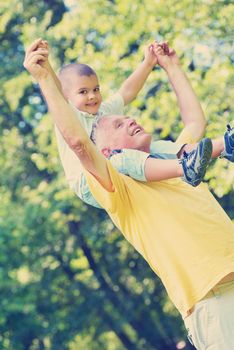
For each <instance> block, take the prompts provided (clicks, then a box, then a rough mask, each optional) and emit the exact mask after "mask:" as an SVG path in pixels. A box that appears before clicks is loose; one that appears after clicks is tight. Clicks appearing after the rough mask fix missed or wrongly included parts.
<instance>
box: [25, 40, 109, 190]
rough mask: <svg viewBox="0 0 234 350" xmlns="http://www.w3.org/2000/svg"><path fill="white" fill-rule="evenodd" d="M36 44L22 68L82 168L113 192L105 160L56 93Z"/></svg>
mask: <svg viewBox="0 0 234 350" xmlns="http://www.w3.org/2000/svg"><path fill="white" fill-rule="evenodd" d="M39 44H40V39H39V40H37V41H35V42H34V43H33V44H32V45H31V46H30V47H29V48H28V49H27V50H26V54H25V60H24V67H25V68H26V69H27V70H28V71H29V72H30V73H31V74H32V76H33V77H34V78H35V79H36V80H37V82H38V83H39V86H40V88H41V91H42V93H43V95H44V97H45V100H46V102H47V105H48V108H49V112H50V114H51V116H52V118H53V120H54V123H55V124H56V125H57V127H58V128H59V129H60V131H61V133H62V135H63V137H64V139H65V141H66V142H67V143H68V145H69V146H70V148H71V149H72V150H73V151H74V152H75V154H76V155H77V157H79V159H80V161H81V163H82V165H83V166H84V168H85V169H86V170H87V171H88V172H90V173H91V174H93V176H95V178H96V179H97V180H98V181H99V182H100V183H101V185H102V186H103V187H104V188H105V189H107V190H108V191H113V186H112V183H111V179H110V176H109V173H108V170H107V166H106V160H105V158H104V157H103V156H102V154H101V153H99V152H98V150H97V149H96V147H95V145H94V144H93V143H92V141H91V140H90V139H89V137H88V135H87V133H86V131H85V130H84V129H83V127H82V125H81V123H80V122H79V120H78V119H77V118H76V115H75V113H74V112H73V110H72V108H71V107H70V105H69V104H68V103H67V101H66V100H65V99H64V97H63V96H62V94H61V93H60V91H59V89H58V87H57V85H56V82H55V80H54V77H53V74H51V72H50V70H49V69H48V67H47V65H46V64H44V62H45V61H46V59H47V55H48V50H46V49H44V48H40V46H39Z"/></svg>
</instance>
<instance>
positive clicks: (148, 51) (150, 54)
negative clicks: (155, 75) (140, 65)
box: [144, 43, 158, 68]
mask: <svg viewBox="0 0 234 350" xmlns="http://www.w3.org/2000/svg"><path fill="white" fill-rule="evenodd" d="M144 62H145V63H146V64H147V65H148V66H150V67H152V68H153V67H154V66H155V65H156V64H157V63H158V60H157V56H156V55H155V53H154V43H152V44H150V45H148V46H146V48H145V58H144Z"/></svg>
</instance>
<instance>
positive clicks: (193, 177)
mask: <svg viewBox="0 0 234 350" xmlns="http://www.w3.org/2000/svg"><path fill="white" fill-rule="evenodd" d="M211 155H212V142H211V140H210V139H209V138H204V139H202V140H201V141H200V142H199V143H198V146H197V148H196V149H195V150H193V151H192V152H189V153H186V152H184V153H183V158H182V159H181V160H180V163H181V165H182V167H183V171H184V176H183V180H184V181H185V182H187V183H188V184H190V185H192V186H194V187H196V186H198V185H199V184H200V183H201V181H202V180H203V178H204V176H205V173H206V169H207V166H208V164H209V161H210V158H211Z"/></svg>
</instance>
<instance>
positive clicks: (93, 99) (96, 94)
mask: <svg viewBox="0 0 234 350" xmlns="http://www.w3.org/2000/svg"><path fill="white" fill-rule="evenodd" d="M66 95H67V98H68V99H69V100H70V101H71V103H72V104H73V105H74V106H75V107H76V108H77V109H79V110H80V111H83V112H87V113H89V114H97V112H98V109H99V107H100V104H101V102H102V95H101V93H100V88H99V82H98V78H97V76H96V75H90V76H86V75H82V76H79V75H76V76H74V77H73V78H72V79H71V81H70V86H69V90H68V91H67V93H66Z"/></svg>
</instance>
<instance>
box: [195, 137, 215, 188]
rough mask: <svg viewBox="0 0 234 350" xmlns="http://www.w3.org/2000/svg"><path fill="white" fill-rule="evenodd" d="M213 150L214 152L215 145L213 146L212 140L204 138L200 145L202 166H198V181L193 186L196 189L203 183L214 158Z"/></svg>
mask: <svg viewBox="0 0 234 350" xmlns="http://www.w3.org/2000/svg"><path fill="white" fill-rule="evenodd" d="M212 150H213V145H212V141H211V139H209V138H204V139H203V140H202V141H201V143H200V150H199V156H200V165H199V166H198V172H197V177H198V179H197V180H195V181H194V182H193V184H192V185H193V186H194V187H196V186H198V185H199V184H200V183H201V181H202V180H203V178H204V176H205V174H206V169H207V167H208V164H209V161H210V159H211V156H212Z"/></svg>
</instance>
